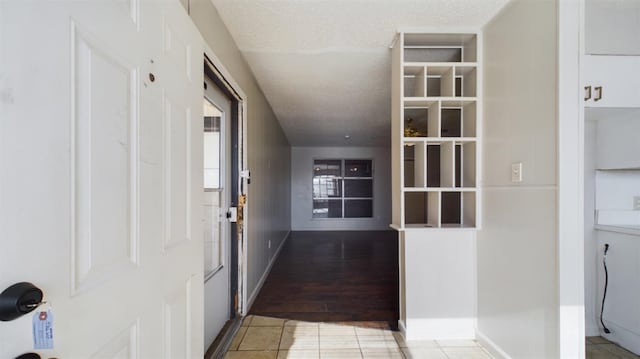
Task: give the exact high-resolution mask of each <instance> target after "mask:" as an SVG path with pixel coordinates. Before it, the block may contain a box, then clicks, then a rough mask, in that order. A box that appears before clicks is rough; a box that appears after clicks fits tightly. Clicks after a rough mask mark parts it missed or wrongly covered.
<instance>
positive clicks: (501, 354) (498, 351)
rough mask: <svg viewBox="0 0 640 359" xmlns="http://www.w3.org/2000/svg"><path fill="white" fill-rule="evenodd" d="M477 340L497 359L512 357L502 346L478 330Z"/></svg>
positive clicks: (509, 358)
mask: <svg viewBox="0 0 640 359" xmlns="http://www.w3.org/2000/svg"><path fill="white" fill-rule="evenodd" d="M476 340H477V341H478V343H480V345H482V346H483V347H484V348H485V349H486V350H487V351H488V352H489V354H491V356H493V357H494V358H496V359H512V358H511V356H509V354H507V353H506V352H505V351H504V350H502V348H500V347H499V346H498V345H497V344H496V343H494V342H493V340H491V339H489V337H487V336H486V335H484V334H482V332H480V331H479V330H476Z"/></svg>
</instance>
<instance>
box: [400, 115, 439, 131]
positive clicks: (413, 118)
mask: <svg viewBox="0 0 640 359" xmlns="http://www.w3.org/2000/svg"><path fill="white" fill-rule="evenodd" d="M431 121H433V122H435V121H437V118H433V119H432V118H430V116H429V109H428V108H405V110H404V137H427V136H429V135H430V133H429V125H432V124H431V123H430V122H431Z"/></svg>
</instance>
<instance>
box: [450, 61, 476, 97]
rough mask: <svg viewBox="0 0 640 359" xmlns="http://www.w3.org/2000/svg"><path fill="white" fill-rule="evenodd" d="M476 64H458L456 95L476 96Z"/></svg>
mask: <svg viewBox="0 0 640 359" xmlns="http://www.w3.org/2000/svg"><path fill="white" fill-rule="evenodd" d="M476 72H477V71H476V67H475V66H456V70H455V75H454V76H455V78H456V83H455V85H456V89H455V95H456V97H476V95H477V80H476Z"/></svg>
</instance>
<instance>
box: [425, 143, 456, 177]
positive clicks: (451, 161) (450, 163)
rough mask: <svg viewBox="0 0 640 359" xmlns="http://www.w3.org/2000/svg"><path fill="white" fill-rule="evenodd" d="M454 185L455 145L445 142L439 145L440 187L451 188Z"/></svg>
mask: <svg viewBox="0 0 640 359" xmlns="http://www.w3.org/2000/svg"><path fill="white" fill-rule="evenodd" d="M429 168H431V166H429ZM454 184H455V143H454V142H451V141H446V142H442V143H440V187H453V186H454Z"/></svg>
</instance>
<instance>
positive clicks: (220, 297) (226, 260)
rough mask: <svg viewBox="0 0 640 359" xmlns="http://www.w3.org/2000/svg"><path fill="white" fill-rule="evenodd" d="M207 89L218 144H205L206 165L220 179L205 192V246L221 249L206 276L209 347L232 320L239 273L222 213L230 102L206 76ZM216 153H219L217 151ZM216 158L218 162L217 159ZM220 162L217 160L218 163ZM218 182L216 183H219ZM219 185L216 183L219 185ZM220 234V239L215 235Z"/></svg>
mask: <svg viewBox="0 0 640 359" xmlns="http://www.w3.org/2000/svg"><path fill="white" fill-rule="evenodd" d="M205 82H206V83H207V88H206V90H205V97H206V98H205V100H204V101H205V107H207V108H208V110H207V111H205V116H208V118H210V121H213V122H212V123H211V127H212V132H205V135H213V134H215V133H216V132H215V130H216V124H215V123H214V122H215V121H216V120H215V118H216V117H218V118H219V123H218V125H217V129H218V133H217V134H218V136H219V137H218V139H219V146H217V147H218V150H217V151H215V149H214V148H212V147H215V145H214V146H206V147H204V148H205V150H208V151H211V150H213V151H212V152H209V153H208V156H207V161H206V162H205V166H207V165H208V166H210V167H211V168H210V169H209V171H212V170H213V169H214V168H215V166H216V165H217V166H218V168H219V174H218V180H217V181H216V180H214V179H213V178H211V177H209V179H210V180H209V181H208V183H207V184H206V187H208V188H205V192H204V193H203V196H204V198H205V206H206V208H207V209H208V212H209V217H208V218H205V223H206V224H207V227H205V228H204V231H205V238H209V239H210V242H205V248H207V244H209V245H210V248H211V249H214V252H212V254H215V249H216V248H215V247H214V246H216V245H217V246H218V247H217V249H218V251H219V258H220V262H219V266H217V268H211V269H213V271H212V273H209V276H208V277H207V278H206V282H205V296H204V298H205V349H207V348H208V347H209V346H210V345H211V343H213V341H214V339H215V338H216V336H217V335H218V333H219V332H220V330H221V329H222V327H223V326H224V324H225V323H226V322H227V321H228V320H229V319H230V317H231V312H230V309H229V308H230V307H231V306H230V292H231V286H230V276H231V275H236V272H235V271H233V270H231V269H232V268H231V266H232V261H231V254H230V249H231V243H230V241H231V239H230V234H231V233H230V231H229V230H230V225H229V223H228V222H227V221H226V219H223V218H222V216H220V215H219V214H220V213H224V212H225V211H226V209H227V208H228V207H229V206H230V197H231V186H230V184H231V180H232V176H231V173H232V171H231V168H230V164H231V161H230V160H229V159H230V154H231V151H232V150H231V146H230V145H231V133H230V132H231V131H229V129H230V128H231V120H232V119H231V117H232V114H231V102H230V101H229V99H228V98H227V97H226V96H225V95H224V94H223V93H222V92H221V91H220V90H219V89H218V88H217V86H216V85H215V84H214V83H213V81H211V80H210V79H208V78H205ZM216 152H217V153H216ZM216 160H217V161H216ZM216 162H217V163H216ZM216 182H217V183H216ZM216 185H217V186H216ZM216 237H217V238H216Z"/></svg>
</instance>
